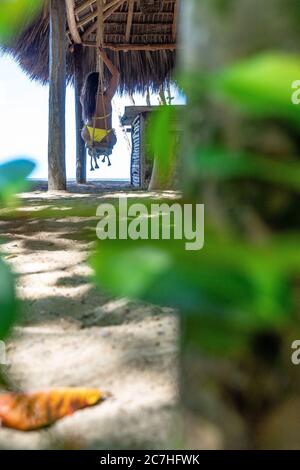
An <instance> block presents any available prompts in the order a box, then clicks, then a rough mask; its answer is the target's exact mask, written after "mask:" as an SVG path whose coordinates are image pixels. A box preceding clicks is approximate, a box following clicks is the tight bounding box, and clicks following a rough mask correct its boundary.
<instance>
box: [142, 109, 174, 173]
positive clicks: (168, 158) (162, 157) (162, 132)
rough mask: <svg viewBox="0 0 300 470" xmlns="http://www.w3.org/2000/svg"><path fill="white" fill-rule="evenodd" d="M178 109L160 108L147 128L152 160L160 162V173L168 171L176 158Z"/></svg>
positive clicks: (151, 118)
mask: <svg viewBox="0 0 300 470" xmlns="http://www.w3.org/2000/svg"><path fill="white" fill-rule="evenodd" d="M176 112H177V110H176V108H175V107H174V106H160V108H159V110H158V111H156V112H155V113H153V114H152V116H151V117H150V120H149V123H148V126H147V143H148V144H149V151H150V155H151V156H152V158H153V159H154V158H156V159H157V160H158V162H159V169H160V172H162V173H164V172H166V171H168V169H169V168H170V166H172V162H173V160H174V158H175V152H174V148H175V145H176V138H177V137H176V133H175V132H174V122H175V121H176Z"/></svg>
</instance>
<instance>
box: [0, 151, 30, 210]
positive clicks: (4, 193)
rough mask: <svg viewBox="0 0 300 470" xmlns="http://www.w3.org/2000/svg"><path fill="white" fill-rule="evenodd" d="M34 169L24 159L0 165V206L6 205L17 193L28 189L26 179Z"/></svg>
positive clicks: (28, 161)
mask: <svg viewBox="0 0 300 470" xmlns="http://www.w3.org/2000/svg"><path fill="white" fill-rule="evenodd" d="M34 167H35V164H34V163H33V162H31V161H30V160H25V159H20V160H14V161H11V162H8V163H4V164H3V165H0V204H3V203H7V202H8V201H9V200H10V199H11V198H12V197H13V196H14V195H15V194H16V193H17V192H19V191H21V190H25V189H26V188H27V187H28V183H27V182H26V178H27V177H28V176H29V175H30V174H31V172H32V171H33V169H34Z"/></svg>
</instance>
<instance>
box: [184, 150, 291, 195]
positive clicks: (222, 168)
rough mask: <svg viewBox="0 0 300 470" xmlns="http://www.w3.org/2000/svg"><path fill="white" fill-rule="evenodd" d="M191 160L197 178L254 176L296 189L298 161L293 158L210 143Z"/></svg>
mask: <svg viewBox="0 0 300 470" xmlns="http://www.w3.org/2000/svg"><path fill="white" fill-rule="evenodd" d="M193 160H194V168H195V171H197V173H198V176H199V178H200V179H201V180H207V179H215V180H221V181H224V180H230V179H236V178H238V179H241V178H255V179H258V180H261V181H266V182H269V183H275V184H280V185H283V186H285V187H287V188H289V189H292V190H293V191H297V192H299V191H300V164H299V163H298V162H297V161H289V162H281V161H279V160H272V159H270V158H266V157H264V156H258V155H253V154H248V153H246V152H244V153H242V152H240V153H235V152H231V151H228V150H225V149H222V148H220V147H214V146H211V147H203V148H201V149H199V150H198V151H197V152H196V153H195V155H194V157H193Z"/></svg>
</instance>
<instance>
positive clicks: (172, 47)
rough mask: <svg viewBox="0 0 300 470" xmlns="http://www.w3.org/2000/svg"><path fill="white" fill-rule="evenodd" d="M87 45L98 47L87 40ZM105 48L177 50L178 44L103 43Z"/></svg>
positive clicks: (121, 49) (115, 49)
mask: <svg viewBox="0 0 300 470" xmlns="http://www.w3.org/2000/svg"><path fill="white" fill-rule="evenodd" d="M83 45H84V46H87V47H97V45H96V43H95V42H89V41H85V42H84V43H83ZM103 48H104V49H110V50H112V51H125V52H126V51H164V50H170V51H172V50H175V49H176V48H177V45H176V44H108V43H106V44H103Z"/></svg>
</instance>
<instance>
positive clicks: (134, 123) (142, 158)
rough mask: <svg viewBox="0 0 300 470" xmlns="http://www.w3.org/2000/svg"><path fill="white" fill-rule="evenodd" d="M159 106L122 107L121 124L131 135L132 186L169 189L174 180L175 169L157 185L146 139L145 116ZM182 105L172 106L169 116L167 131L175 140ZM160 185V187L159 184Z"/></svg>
mask: <svg viewBox="0 0 300 470" xmlns="http://www.w3.org/2000/svg"><path fill="white" fill-rule="evenodd" d="M159 109H160V106H126V107H125V112H124V115H123V117H122V124H123V126H125V128H126V129H127V131H128V132H130V135H131V158H130V181H131V185H132V186H133V187H134V188H140V189H171V188H173V184H174V180H175V179H176V175H175V173H176V169H175V168H174V171H172V172H171V173H172V174H171V175H170V181H167V180H168V178H166V181H164V184H163V185H162V184H161V181H159V180H160V175H158V174H157V166H156V164H155V155H151V152H150V150H149V145H148V140H147V138H146V133H147V124H148V123H149V118H151V116H153V115H154V114H155V113H157V112H158V111H159ZM183 109H184V106H183V105H179V106H173V110H174V112H173V116H174V117H173V119H172V121H171V125H170V129H169V132H172V133H173V134H174V136H175V138H176V140H177V141H178V146H177V148H179V143H180V139H181V136H182V129H183V127H182V118H183V115H184V114H183ZM162 186H163V187H162Z"/></svg>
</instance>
